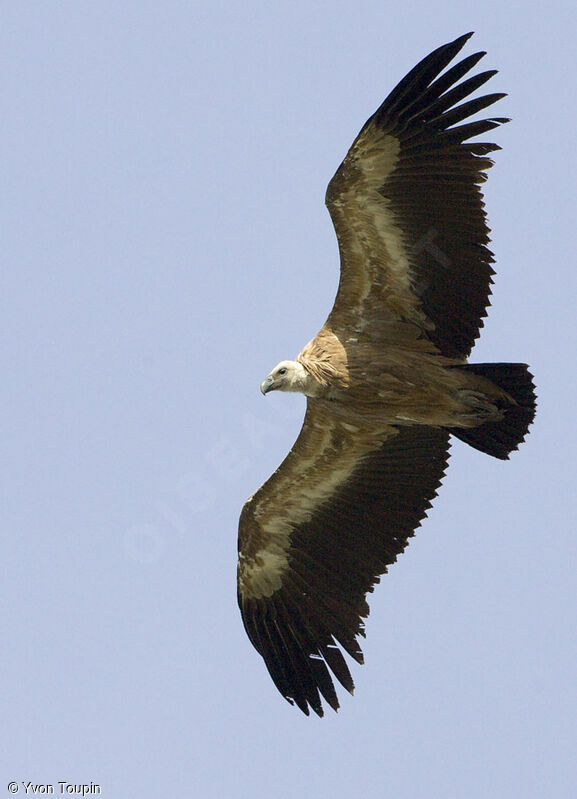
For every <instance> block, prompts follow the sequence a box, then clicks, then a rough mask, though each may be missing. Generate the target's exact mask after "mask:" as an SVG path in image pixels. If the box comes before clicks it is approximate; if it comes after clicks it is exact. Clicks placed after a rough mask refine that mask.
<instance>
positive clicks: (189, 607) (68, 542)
mask: <svg viewBox="0 0 577 799" xmlns="http://www.w3.org/2000/svg"><path fill="white" fill-rule="evenodd" d="M576 25H577V13H576V12H575V10H574V6H573V4H571V3H569V2H566V1H563V2H561V1H560V0H552V1H551V2H548V3H546V4H545V3H543V4H539V5H537V4H533V5H531V6H527V4H526V3H521V2H510V3H503V2H502V0H500V1H499V2H497V1H496V0H488V2H486V3H484V4H482V9H481V7H480V6H479V3H476V2H475V3H473V2H470V1H468V0H467V1H465V2H463V1H462V0H461V1H460V2H458V3H457V2H448V3H445V4H443V5H442V6H441V7H439V8H435V10H434V13H433V12H432V11H431V12H427V13H426V12H424V11H423V4H422V3H420V2H415V0H408V2H404V3H394V4H391V3H386V2H382V1H381V2H368V1H367V2H365V1H364V0H355V2H352V1H351V2H339V1H338V0H335V1H334V2H312V1H311V0H308V1H307V2H298V0H291V2H287V0H279V2H274V3H264V2H255V0H243V1H242V2H236V0H231V1H230V2H226V3H222V2H211V3H206V2H205V3H199V2H197V3H195V2H185V1H184V0H179V1H178V2H177V1H176V0H164V2H162V3H159V2H155V3H151V2H144V1H143V0H138V2H137V1H136V0H123V2H120V3H119V2H111V1H110V0H98V2H96V0H92V2H84V1H83V0H43V1H42V2H40V1H39V0H3V2H2V3H0V51H1V52H2V53H3V57H2V64H1V67H0V81H1V83H2V91H1V96H2V108H3V111H2V116H1V118H2V125H1V130H0V139H1V151H2V154H3V167H2V174H3V191H2V193H1V198H2V199H1V214H2V222H1V230H2V261H3V265H2V271H1V281H2V289H1V294H0V303H1V304H2V309H1V311H0V326H1V330H2V347H1V349H0V362H1V365H0V373H1V374H2V414H1V419H2V421H1V425H2V444H1V452H2V455H1V464H2V465H1V469H2V474H1V476H0V491H1V494H2V512H1V518H2V562H3V575H4V576H3V578H2V581H1V585H0V592H1V597H2V599H1V602H2V607H1V609H0V619H1V629H2V650H1V651H2V656H1V664H0V665H1V672H0V680H1V685H2V694H3V720H4V721H3V725H2V726H3V733H2V737H3V739H4V740H3V742H2V745H1V746H0V775H1V778H2V780H3V782H2V783H1V784H0V795H1V796H3V795H4V794H3V793H2V792H3V791H6V785H7V783H8V782H9V781H10V780H16V781H22V780H25V781H28V780H32V781H34V782H36V783H45V784H46V783H52V784H57V783H58V781H59V780H68V781H69V782H77V783H89V782H90V781H93V782H95V783H98V784H100V785H101V786H102V791H103V794H102V795H103V796H104V797H107V799H133V797H134V799H136V798H137V797H138V798H139V799H143V798H144V799H147V798H148V797H157V796H167V797H168V796H170V797H179V796H183V797H190V796H198V797H203V799H217V798H218V799H222V797H226V798H228V797H230V798H231V799H270V798H271V797H275V799H294V797H306V798H307V799H321V798H323V799H324V797H327V796H331V797H334V799H341V798H342V799H344V798H345V797H346V799H351V798H353V799H354V798H355V797H359V796H375V795H378V796H380V797H386V798H387V799H388V798H389V797H390V799H437V798H438V799H453V797H454V799H463V797H467V799H486V798H487V797H491V799H509V797H523V799H542V797H545V796H546V797H551V799H566V798H567V799H568V797H571V796H573V791H574V788H575V784H576V783H577V774H576V771H577V768H576V765H575V738H576V728H575V723H576V722H575V719H576V717H577V707H576V705H577V701H576V700H577V681H576V679H575V663H576V662H577V643H576V639H575V631H576V629H577V624H576V621H577V620H576V618H575V616H576V604H577V603H576V590H575V573H576V554H577V535H576V524H575V479H576V477H575V475H576V472H577V468H576V467H577V464H576V460H575V451H576V443H577V442H576V435H575V424H574V419H575V396H576V392H577V381H576V377H575V352H576V344H577V342H576V325H575V296H576V293H577V278H576V273H577V269H576V266H575V261H576V245H575V221H576V220H575V185H576V182H577V181H576V174H575V130H576V128H577V116H576V112H575V96H576V94H577V91H576V86H575V42H574V34H575V29H576ZM469 30H475V31H476V32H477V33H476V36H475V37H474V39H473V40H472V42H470V43H469V45H468V46H467V49H466V51H465V53H471V52H474V51H475V50H477V49H483V50H487V51H488V56H487V57H486V58H485V59H484V62H483V64H484V65H485V68H487V69H489V68H494V67H497V68H499V70H500V73H499V75H498V76H497V77H496V78H495V79H493V81H492V82H491V83H492V90H493V91H507V92H509V97H508V98H507V99H506V100H504V101H502V102H501V103H500V104H499V109H498V112H496V113H498V114H500V115H506V116H511V117H513V119H514V121H513V122H512V123H511V124H510V125H507V126H505V127H503V128H501V129H500V130H499V131H497V136H498V141H499V143H500V144H502V146H503V148H504V149H503V151H502V152H500V153H497V154H496V160H497V165H496V167H495V168H494V169H493V170H492V172H491V174H490V180H489V183H488V186H487V192H486V197H487V206H488V212H489V222H490V226H491V228H492V230H493V234H492V237H493V249H494V250H495V253H496V256H497V272H498V274H497V279H496V284H495V288H494V301H493V306H492V309H491V312H490V315H489V319H488V321H487V323H486V327H485V330H484V333H483V336H482V338H481V340H480V342H479V344H478V346H477V347H476V349H475V351H474V360H477V361H499V360H510V361H528V362H529V363H530V364H531V365H532V367H533V371H534V373H535V375H536V380H537V384H538V391H539V397H540V399H539V413H538V417H537V423H536V425H535V426H534V428H533V432H532V433H531V435H530V437H529V439H528V442H527V444H526V445H524V446H523V448H522V449H521V451H520V452H519V453H518V454H516V455H514V456H513V458H512V460H511V461H510V462H508V463H500V462H498V461H496V460H493V459H491V458H489V457H487V456H483V455H482V454H480V453H478V452H475V451H473V450H469V449H467V448H466V447H465V446H464V445H462V444H460V443H459V442H455V443H454V446H453V457H452V464H451V468H450V469H449V472H448V474H447V477H446V479H445V482H444V486H443V488H442V490H441V493H440V496H439V497H438V499H437V501H436V502H435V506H434V509H433V510H432V511H431V513H430V515H429V519H428V520H427V521H426V522H425V524H424V525H423V527H422V528H421V529H420V530H419V532H418V534H417V536H416V537H415V539H413V541H412V543H411V546H410V547H409V549H408V550H407V552H406V553H405V554H404V555H403V557H402V558H401V559H400V560H399V562H398V564H397V565H396V566H395V567H393V568H392V570H391V572H390V574H389V575H388V576H387V577H385V578H384V579H383V581H382V584H381V586H380V587H379V588H378V589H377V591H376V592H375V594H374V595H373V597H372V600H371V608H372V613H371V617H370V619H369V622H368V637H367V640H366V644H365V647H364V648H365V656H366V665H365V666H363V667H362V668H355V669H354V677H355V680H356V684H357V689H356V695H355V697H354V699H351V698H349V697H347V696H343V697H342V709H341V711H340V712H339V714H334V713H332V712H330V713H327V715H326V717H325V718H324V719H323V720H319V719H317V718H308V719H307V718H305V717H304V716H303V715H302V714H301V713H300V712H299V711H298V710H295V709H292V708H291V707H290V706H289V705H288V704H287V703H286V702H285V701H284V700H283V699H282V698H281V696H280V695H279V694H278V693H277V691H276V689H275V688H274V686H273V684H272V682H271V680H270V679H269V677H268V674H267V673H266V671H265V668H264V665H263V663H262V661H261V659H260V658H259V656H258V655H257V653H256V652H255V651H254V650H253V649H252V647H251V645H250V643H249V642H248V639H247V638H246V636H245V633H244V630H243V628H242V624H241V621H240V617H239V613H238V610H237V606H236V596H235V591H236V587H235V564H236V530H237V522H238V514H239V511H240V508H241V506H242V503H243V502H244V500H245V498H246V497H247V496H248V495H249V494H250V493H252V491H254V490H255V489H256V488H257V487H258V486H259V485H260V484H261V483H262V482H263V480H264V479H265V478H266V477H267V476H268V475H269V474H270V472H271V471H272V469H274V468H275V467H276V466H277V465H278V464H279V463H280V461H281V460H282V458H283V457H284V455H285V454H286V452H287V450H288V448H289V446H290V445H291V443H292V441H293V440H294V438H295V437H296V435H297V433H298V430H299V428H300V422H301V418H302V413H303V408H304V402H303V401H302V398H301V397H290V396H282V395H279V396H276V395H273V396H272V397H270V398H267V399H266V400H265V399H263V397H262V396H261V394H260V392H259V388H258V387H259V382H260V381H261V380H262V379H263V377H264V376H265V375H266V374H267V373H268V372H269V370H270V368H271V367H272V366H273V365H274V364H275V363H276V362H277V361H279V360H280V359H281V358H285V357H294V356H295V355H296V353H297V352H298V351H299V349H300V348H301V346H302V345H303V344H304V343H306V341H308V340H309V338H311V337H312V336H313V335H314V334H315V332H316V331H317V329H318V328H319V327H320V325H321V324H322V323H323V321H324V319H325V317H326V315H327V314H328V311H329V310H330V307H331V305H332V300H333V297H334V293H335V290H336V285H337V280H338V256H337V247H336V240H335V238H334V234H333V231H332V228H331V223H330V219H329V216H328V213H327V212H326V210H325V208H324V205H323V198H324V192H325V187H326V184H327V182H328V180H329V179H330V177H331V176H332V174H333V172H334V170H335V169H336V167H337V166H338V164H339V162H340V160H341V159H342V157H343V156H344V154H345V152H346V150H347V148H348V146H349V144H350V143H351V141H352V139H353V137H354V136H355V134H356V133H357V131H358V129H359V128H360V127H361V125H362V124H363V122H364V121H365V119H366V118H367V117H368V116H369V114H371V113H372V112H373V111H374V109H375V108H376V107H377V105H378V104H379V103H380V102H381V100H382V99H383V98H384V97H385V95H386V94H387V93H388V91H389V90H390V89H391V88H392V86H393V85H394V84H395V83H396V82H397V80H398V79H399V78H401V77H402V76H403V75H404V74H405V72H406V71H407V70H408V69H409V68H410V67H412V66H413V65H414V63H416V61H417V60H419V59H420V58H421V57H422V56H424V55H425V54H426V53H428V52H429V51H430V50H431V49H433V48H434V47H436V46H438V45H440V44H442V43H444V42H446V41H449V40H450V39H452V38H454V37H455V36H457V35H459V34H461V33H464V32H466V31H469ZM6 795H7V796H8V793H6Z"/></svg>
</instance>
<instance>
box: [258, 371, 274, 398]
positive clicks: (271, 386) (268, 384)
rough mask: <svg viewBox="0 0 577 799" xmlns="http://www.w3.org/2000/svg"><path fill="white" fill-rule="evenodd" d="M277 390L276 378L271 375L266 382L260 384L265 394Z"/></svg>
mask: <svg viewBox="0 0 577 799" xmlns="http://www.w3.org/2000/svg"><path fill="white" fill-rule="evenodd" d="M274 388H276V386H275V384H274V378H273V376H272V375H269V376H268V377H267V378H266V379H265V380H263V381H262V383H261V384H260V390H261V392H262V393H263V394H268V392H269V391H272V390H273V389H274Z"/></svg>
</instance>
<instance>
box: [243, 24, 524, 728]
mask: <svg viewBox="0 0 577 799" xmlns="http://www.w3.org/2000/svg"><path fill="white" fill-rule="evenodd" d="M470 35H471V34H467V35H465V36H461V37H459V38H458V39H455V41H454V42H451V43H449V44H446V45H444V46H442V47H439V48H438V49H436V50H434V51H433V52H432V53H431V54H430V55H429V56H427V57H426V58H424V59H423V60H422V61H421V62H420V63H419V64H417V66H416V67H414V69H412V70H411V71H410V72H409V74H408V75H407V76H406V77H405V78H403V80H402V81H401V82H400V83H399V84H398V86H397V87H396V88H395V89H393V91H392V92H391V93H390V94H389V96H388V97H387V99H386V100H385V101H384V103H383V104H382V105H381V106H380V108H379V109H378V110H377V111H376V112H375V113H374V114H373V116H372V117H371V118H370V119H369V120H368V121H367V122H366V124H365V125H364V127H363V128H362V130H361V132H360V133H359V135H358V136H357V138H356V139H355V141H354V142H353V144H352V146H351V148H350V150H349V152H348V154H347V156H346V158H345V159H344V161H343V163H342V164H341V165H340V167H339V168H338V170H337V172H336V174H335V176H334V177H333V179H332V180H331V182H330V183H329V186H328V190H327V194H326V204H327V206H328V209H329V212H330V215H331V218H332V221H333V224H334V227H335V230H336V235H337V239H338V243H339V250H340V260H341V272H340V283H339V287H338V292H337V296H336V299H335V303H334V307H333V309H332V311H331V313H330V315H329V317H328V319H327V321H326V323H325V325H324V326H323V328H322V329H321V331H320V332H319V334H318V335H317V336H315V338H314V339H313V340H312V341H310V342H309V343H308V344H307V345H306V346H305V347H304V349H303V350H302V351H301V353H300V354H299V355H298V356H297V358H296V360H295V361H281V362H280V363H279V364H278V366H276V367H275V368H274V369H273V371H272V372H271V373H270V374H269V375H268V377H267V378H266V379H265V380H264V382H263V383H262V385H261V391H262V392H263V394H268V393H269V392H271V391H298V392H301V393H302V394H305V395H306V397H307V410H306V415H305V419H304V423H303V426H302V430H301V432H300V434H299V436H298V439H297V441H296V443H295V444H294V446H293V448H292V450H291V451H290V452H289V454H288V455H287V457H286V459H285V460H284V461H283V463H282V464H281V466H280V467H279V468H278V469H277V470H276V472H275V473H274V474H273V475H272V476H271V477H270V478H269V479H268V480H267V481H266V483H265V484H264V485H263V486H262V487H261V488H259V490H258V491H257V492H256V493H255V494H253V496H252V497H250V499H249V500H247V502H246V504H245V505H244V507H243V509H242V513H241V517H240V525H239V564H238V601H239V605H240V610H241V613H242V619H243V622H244V626H245V629H246V632H247V633H248V636H249V638H250V640H251V642H252V643H253V645H254V646H255V648H256V649H257V650H258V652H259V653H260V654H261V655H262V657H263V658H264V661H265V663H266V666H267V668H268V670H269V672H270V675H271V677H272V679H273V680H274V683H275V685H276V687H277V688H278V690H279V691H280V692H281V694H282V695H283V696H284V697H285V699H287V700H288V701H289V702H290V703H291V704H292V703H296V705H297V706H298V707H299V708H300V709H301V710H302V711H303V712H304V713H306V714H308V713H309V708H312V709H313V710H314V711H315V712H316V713H317V714H318V715H319V716H320V715H322V713H323V707H322V698H324V700H325V701H326V702H327V703H328V704H329V705H330V706H331V707H332V708H334V709H335V710H336V709H337V708H338V707H339V703H338V699H337V694H336V691H335V687H334V684H333V679H332V675H333V676H334V677H336V679H337V680H338V681H339V682H340V683H341V685H342V686H343V687H344V688H346V689H347V690H348V691H350V692H352V691H353V687H354V686H353V680H352V678H351V674H350V671H349V668H348V666H347V663H346V661H345V658H344V656H343V652H346V653H347V654H348V655H350V657H351V658H353V659H354V660H356V661H357V662H358V663H362V662H363V655H362V652H361V648H360V646H359V642H358V640H357V637H358V636H364V621H363V620H364V619H365V617H366V616H367V615H368V613H369V608H368V605H367V601H366V594H367V592H369V591H372V590H373V586H374V585H375V583H378V582H379V575H381V574H384V573H385V572H386V571H387V568H388V566H389V565H390V564H391V563H394V562H395V560H396V558H397V555H399V553H401V552H402V551H403V550H404V549H405V547H406V545H407V542H408V539H409V537H410V536H412V535H413V533H414V530H415V528H416V527H418V526H419V524H420V522H421V520H422V519H423V517H424V516H425V514H426V512H427V509H428V508H429V507H430V506H431V500H432V499H433V498H434V497H435V495H436V492H437V489H438V488H439V485H440V483H441V480H442V478H443V475H444V472H445V469H446V467H447V459H448V449H449V437H450V436H451V435H454V436H457V438H460V439H461V440H462V441H465V442H467V443H468V444H470V445H471V446H472V447H475V448H476V449H478V450H480V451H481V452H485V453H488V454H489V455H493V456H494V457H496V458H503V459H504V458H507V457H508V456H509V453H510V452H511V451H512V450H514V449H516V448H517V447H518V445H519V444H520V443H521V442H522V441H523V439H524V437H525V435H526V433H527V430H528V428H529V425H530V424H531V422H532V420H533V417H534V415H535V393H534V386H533V384H532V379H531V375H530V373H529V371H528V369H527V366H526V365H525V364H518V363H515V364H510V363H497V364H468V363H467V357H468V355H469V352H470V350H471V348H472V346H473V344H474V342H475V339H476V338H477V337H478V335H479V330H480V328H481V327H482V325H483V321H482V319H483V317H484V316H486V308H487V306H488V305H489V295H490V285H491V282H492V280H491V275H493V274H494V272H493V269H492V268H491V263H492V262H493V257H492V254H491V251H490V250H489V249H488V248H487V243H488V241H489V237H488V228H487V224H486V221H485V213H484V211H483V207H484V206H483V200H482V194H481V189H480V185H481V184H482V183H483V181H484V180H485V179H486V171H487V170H488V169H489V167H490V166H491V165H492V161H491V159H490V158H489V157H488V155H489V153H491V152H492V151H493V150H498V149H499V148H498V146H497V145H495V144H490V143H485V142H482V143H481V142H479V141H475V142H470V139H471V138H473V137H477V136H479V135H480V134H484V133H486V132H487V131H490V130H492V129H493V128H497V127H498V126H499V125H500V124H501V123H503V122H507V121H508V120H507V119H504V118H502V117H491V118H487V119H482V120H480V121H479V120H477V121H467V120H468V119H469V117H471V116H472V115H474V114H476V113H477V112H478V111H481V110H482V109H484V108H487V107H488V106H490V105H492V104H493V103H494V102H495V101H496V100H499V99H501V98H502V97H503V96H504V95H502V94H486V95H483V96H481V97H474V98H473V99H467V98H470V95H472V94H473V93H474V92H475V91H476V90H477V89H478V88H479V87H480V86H482V85H483V84H484V83H485V82H486V81H488V80H489V78H491V77H492V76H493V75H494V74H495V70H490V71H487V72H476V73H474V74H473V75H472V76H471V77H467V78H466V79H463V78H464V76H465V75H466V74H467V73H468V72H469V71H470V70H472V69H473V67H475V65H476V64H477V63H478V61H479V60H480V59H481V58H482V56H483V55H485V53H483V52H480V53H474V54H473V55H470V56H468V57H467V58H464V59H463V60H462V61H459V62H458V63H456V64H454V65H453V66H451V67H450V68H449V69H446V71H443V70H445V68H446V67H447V66H448V65H449V63H450V62H451V61H452V60H453V58H454V57H455V56H456V54H457V53H458V52H459V51H460V50H461V48H462V47H463V45H464V44H465V42H466V41H467V39H468V38H469V36H470ZM331 673H332V675H331Z"/></svg>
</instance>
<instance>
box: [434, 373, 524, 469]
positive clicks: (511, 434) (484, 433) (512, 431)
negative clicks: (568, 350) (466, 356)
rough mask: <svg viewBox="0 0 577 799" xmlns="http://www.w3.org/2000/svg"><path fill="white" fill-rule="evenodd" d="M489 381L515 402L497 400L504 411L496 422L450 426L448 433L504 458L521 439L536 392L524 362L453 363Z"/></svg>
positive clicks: (496, 456)
mask: <svg viewBox="0 0 577 799" xmlns="http://www.w3.org/2000/svg"><path fill="white" fill-rule="evenodd" d="M455 368H457V369H464V370H466V371H468V372H472V373H473V374H476V375H479V376H481V377H484V378H486V379H487V380H490V381H491V382H492V383H494V384H495V385H496V386H498V387H499V388H501V389H503V391H506V392H507V394H509V396H510V397H511V398H512V399H513V400H514V403H515V404H511V403H509V402H506V401H502V402H500V401H498V402H497V403H496V404H497V406H498V407H499V408H500V409H501V410H502V411H503V412H504V416H503V418H502V419H501V420H500V421H498V422H484V423H483V424H480V425H479V426H478V427H469V428H463V427H450V428H448V429H449V432H450V433H452V434H453V435H454V436H456V437H457V438H460V439H461V441H464V442H465V443H466V444H470V445H471V446H472V447H475V449H478V450H480V451H481V452H486V453H487V455H493V457H495V458H501V459H503V460H506V459H507V458H508V457H509V454H510V453H511V452H513V450H516V449H517V447H518V446H519V444H521V443H522V442H523V441H524V440H525V436H526V435H527V432H528V430H529V425H530V424H531V422H532V421H533V419H534V418H535V407H536V395H535V386H534V385H533V376H532V375H531V373H530V372H529V368H528V367H527V365H526V364H524V363H476V364H466V365H464V366H457V367H455Z"/></svg>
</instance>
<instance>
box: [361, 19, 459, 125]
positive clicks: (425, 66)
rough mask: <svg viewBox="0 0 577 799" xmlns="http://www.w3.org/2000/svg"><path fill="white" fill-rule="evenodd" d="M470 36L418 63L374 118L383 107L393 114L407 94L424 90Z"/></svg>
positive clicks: (457, 40) (439, 48)
mask: <svg viewBox="0 0 577 799" xmlns="http://www.w3.org/2000/svg"><path fill="white" fill-rule="evenodd" d="M472 35H473V34H472V33H466V34H464V35H463V36H459V37H458V38H457V39H455V40H454V41H453V42H450V43H449V44H444V45H441V47H437V49H436V50H433V52H432V53H430V54H429V55H428V56H425V58H423V59H422V60H421V61H419V63H418V64H417V65H416V66H415V67H413V69H411V71H410V72H408V73H407V75H406V76H405V77H404V78H403V79H402V80H401V81H400V82H399V83H398V84H397V85H396V87H395V88H394V89H393V91H392V92H391V93H390V94H389V95H388V96H387V98H386V99H385V101H384V102H383V103H382V105H381V107H380V108H379V110H377V112H376V114H375V116H376V117H377V118H378V116H379V113H380V110H381V109H382V108H385V107H386V108H387V111H392V112H394V111H395V109H396V107H397V106H398V105H399V104H400V103H402V102H403V100H404V99H405V97H406V95H407V94H417V93H420V92H421V91H422V90H423V89H425V88H426V87H427V86H428V85H429V83H430V82H431V81H432V80H433V78H435V77H436V76H437V75H438V74H439V72H441V71H442V70H443V69H444V68H445V67H446V66H447V65H448V64H449V63H450V62H451V61H452V60H453V58H454V57H455V56H456V55H457V53H458V52H459V50H461V49H462V48H463V47H464V45H465V42H466V41H467V40H468V39H469V38H470V37H471V36H472Z"/></svg>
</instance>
